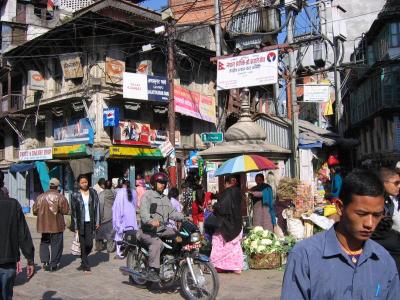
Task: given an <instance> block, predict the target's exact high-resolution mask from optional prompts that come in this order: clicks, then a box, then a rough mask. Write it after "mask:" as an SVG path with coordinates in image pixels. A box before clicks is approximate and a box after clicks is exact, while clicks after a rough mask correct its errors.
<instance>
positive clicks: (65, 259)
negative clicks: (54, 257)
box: [59, 254, 78, 269]
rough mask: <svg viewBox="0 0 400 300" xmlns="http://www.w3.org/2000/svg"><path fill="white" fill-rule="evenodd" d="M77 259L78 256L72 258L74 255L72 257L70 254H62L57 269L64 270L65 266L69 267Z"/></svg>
mask: <svg viewBox="0 0 400 300" xmlns="http://www.w3.org/2000/svg"><path fill="white" fill-rule="evenodd" d="M77 258H78V256H74V255H72V254H64V255H63V256H62V257H61V261H60V266H59V269H62V268H64V267H66V266H69V265H70V264H72V263H73V262H74V261H75V259H77Z"/></svg>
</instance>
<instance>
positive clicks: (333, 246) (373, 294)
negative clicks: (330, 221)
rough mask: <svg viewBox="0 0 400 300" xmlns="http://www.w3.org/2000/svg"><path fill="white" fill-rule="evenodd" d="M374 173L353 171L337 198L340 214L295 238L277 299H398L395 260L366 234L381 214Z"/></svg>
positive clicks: (379, 186)
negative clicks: (330, 224) (321, 229)
mask: <svg viewBox="0 0 400 300" xmlns="http://www.w3.org/2000/svg"><path fill="white" fill-rule="evenodd" d="M383 195H384V188H383V184H382V182H381V181H380V179H379V177H378V176H377V175H375V174H373V173H371V172H368V171H354V172H352V173H350V174H349V175H348V176H347V177H346V178H345V179H344V181H343V185H342V189H341V192H340V194H339V199H338V200H337V201H336V205H337V210H338V214H339V216H340V220H339V222H338V223H336V224H335V225H334V226H333V227H332V228H331V229H329V230H328V231H325V232H322V233H319V234H317V235H315V236H313V237H311V238H308V239H306V240H304V241H301V242H299V243H297V244H296V246H295V247H294V248H293V250H292V251H291V253H290V254H289V258H288V262H287V266H286V270H285V275H284V279H283V286H282V295H281V299H283V300H286V299H290V300H292V299H296V300H298V299H363V300H366V299H371V300H372V299H392V300H396V299H400V282H399V275H398V273H397V269H396V265H395V262H394V260H393V258H392V257H391V256H390V255H389V253H388V252H387V251H386V250H385V249H384V248H383V247H382V246H380V245H379V244H377V243H376V242H374V241H372V240H370V237H371V235H372V233H373V232H374V230H375V228H376V226H377V224H378V223H379V222H380V220H381V218H382V216H383V215H384V196H383Z"/></svg>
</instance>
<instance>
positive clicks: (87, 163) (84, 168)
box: [69, 158, 93, 178]
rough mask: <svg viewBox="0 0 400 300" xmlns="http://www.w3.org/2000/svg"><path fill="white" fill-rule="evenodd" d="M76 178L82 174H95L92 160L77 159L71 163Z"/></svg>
mask: <svg viewBox="0 0 400 300" xmlns="http://www.w3.org/2000/svg"><path fill="white" fill-rule="evenodd" d="M69 165H70V166H71V169H72V173H73V174H74V176H75V178H77V177H78V176H79V175H81V174H88V173H93V161H92V160H91V159H90V158H77V159H72V160H71V161H70V162H69Z"/></svg>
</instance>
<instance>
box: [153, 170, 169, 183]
mask: <svg viewBox="0 0 400 300" xmlns="http://www.w3.org/2000/svg"><path fill="white" fill-rule="evenodd" d="M156 182H161V183H165V184H166V183H167V182H168V176H167V174H165V173H162V172H159V173H155V174H153V176H151V178H150V184H151V185H152V186H155V185H156Z"/></svg>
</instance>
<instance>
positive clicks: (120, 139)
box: [113, 120, 180, 147]
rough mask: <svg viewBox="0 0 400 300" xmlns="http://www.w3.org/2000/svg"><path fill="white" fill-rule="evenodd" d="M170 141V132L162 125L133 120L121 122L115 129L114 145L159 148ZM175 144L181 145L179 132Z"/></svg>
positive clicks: (176, 133)
mask: <svg viewBox="0 0 400 300" xmlns="http://www.w3.org/2000/svg"><path fill="white" fill-rule="evenodd" d="M167 140H168V132H167V129H166V128H165V127H163V126H162V125H160V124H152V125H150V124H149V123H141V122H137V121H133V120H128V121H120V122H119V126H117V127H114V140H113V144H118V145H144V146H155V147H158V146H160V145H161V144H163V143H164V142H165V141H167ZM175 144H176V146H177V145H179V144H180V135H179V131H175Z"/></svg>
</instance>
